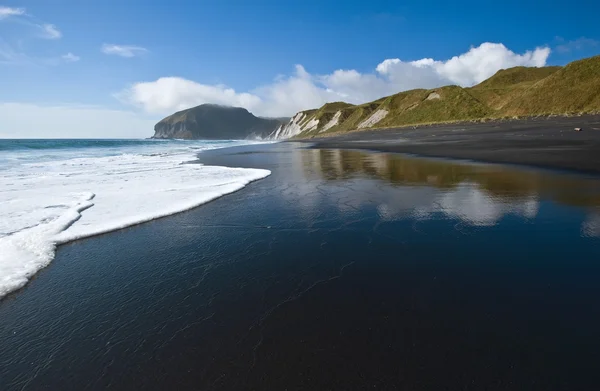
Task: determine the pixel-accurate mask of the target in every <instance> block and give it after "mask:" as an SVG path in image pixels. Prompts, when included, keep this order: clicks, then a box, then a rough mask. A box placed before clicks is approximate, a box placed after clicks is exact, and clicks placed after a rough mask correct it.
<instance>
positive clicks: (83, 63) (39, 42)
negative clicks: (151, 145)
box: [0, 0, 600, 137]
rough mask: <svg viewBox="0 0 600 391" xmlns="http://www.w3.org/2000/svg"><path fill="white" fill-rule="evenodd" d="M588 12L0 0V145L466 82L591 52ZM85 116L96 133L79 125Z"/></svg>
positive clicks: (411, 4) (566, 7)
mask: <svg viewBox="0 0 600 391" xmlns="http://www.w3.org/2000/svg"><path fill="white" fill-rule="evenodd" d="M598 14H600V4H598V2H595V1H569V2H562V4H559V3H558V2H553V3H550V2H541V1H540V2H538V1H535V2H534V1H529V2H527V1H513V0H509V1H503V2H481V1H479V2H476V1H460V2H459V1H457V2H447V1H429V2H426V1H406V2H400V1H369V2H364V1H346V2H339V1H311V0H306V1H302V2H299V1H298V2H296V1H258V0H257V1H253V2H250V1H224V0H222V1H162V0H154V1H139V0H129V1H115V0H105V1H81V0H54V1H48V0H36V1H5V2H3V1H2V0H0V85H2V88H0V137H2V136H4V137H15V136H18V135H27V136H31V137H38V136H44V137H63V136H66V137H72V136H79V137H97V136H99V135H102V134H108V135H111V136H113V135H114V136H125V137H143V136H149V135H151V134H152V125H153V123H154V122H155V121H156V120H157V119H160V118H161V117H163V116H165V115H168V114H170V113H172V112H173V111H175V110H178V109H182V108H185V107H189V106H193V105H196V104H200V103H206V102H212V103H221V104H232V105H239V106H244V107H246V108H248V109H249V110H250V111H252V112H254V113H255V114H257V115H293V114H294V112H296V111H298V110H301V109H306V108H311V107H315V106H319V105H321V104H323V103H324V102H326V101H331V100H346V101H350V102H353V103H360V102H361V101H365V100H370V99H376V98H377V97H380V96H383V95H387V94H391V93H395V92H398V91H400V90H403V89H409V88H416V87H424V88H433V87H436V86H439V85H443V84H460V85H465V86H468V85H473V84H476V83H477V82H479V81H481V80H482V79H483V78H486V77H489V76H490V75H491V74H493V73H494V72H495V71H497V70H498V69H501V68H504V67H510V66H515V65H529V66H542V65H554V64H558V65H563V64H566V63H568V62H570V61H572V60H575V59H578V58H582V57H588V56H592V55H596V54H599V53H600V29H598V27H597V26H598V25H597V15H598ZM455 56H456V57H457V60H455V61H448V60H451V59H452V58H453V57H455ZM424 59H428V60H427V61H425V60H424ZM386 60H387V61H386ZM298 65H300V66H298ZM92 111H93V114H94V115H92V116H91V117H92V118H98V120H97V121H98V128H97V129H93V130H91V129H90V130H86V129H82V128H81V125H80V123H81V121H83V119H84V118H90V113H91V112H92ZM23 113H35V115H29V117H35V118H27V120H24V119H23V115H25V114H23ZM7 118H8V119H7ZM70 118H71V120H70ZM72 118H81V121H80V122H79V123H74V121H73V120H72ZM104 128H106V129H111V130H110V131H106V132H104V133H103V132H102V131H101V130H99V129H104ZM97 133H101V134H97ZM113 133H114V134H113Z"/></svg>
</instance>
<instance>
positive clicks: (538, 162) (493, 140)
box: [308, 115, 600, 173]
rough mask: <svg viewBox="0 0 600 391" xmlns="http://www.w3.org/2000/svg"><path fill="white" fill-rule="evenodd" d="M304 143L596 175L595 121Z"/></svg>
mask: <svg viewBox="0 0 600 391" xmlns="http://www.w3.org/2000/svg"><path fill="white" fill-rule="evenodd" d="M575 128H581V129H582V131H580V132H577V131H575V130H574V129H575ZM308 141H309V142H311V143H312V142H315V143H316V145H315V146H316V147H317V148H341V149H344V148H351V149H356V148H359V149H369V150H376V151H384V152H399V153H410V154H417V155H421V156H430V157H431V156H433V157H445V158H458V159H472V160H478V161H485V162H491V163H511V164H524V165H529V166H538V167H546V168H555V169H566V170H576V171H582V172H591V173H600V116H598V115H585V116H581V117H551V118H530V119H523V120H510V121H492V122H487V123H462V124H451V125H431V126H418V127H416V128H412V127H410V128H399V129H385V130H374V131H363V132H353V133H349V134H345V135H340V136H335V137H328V138H318V139H312V140H308Z"/></svg>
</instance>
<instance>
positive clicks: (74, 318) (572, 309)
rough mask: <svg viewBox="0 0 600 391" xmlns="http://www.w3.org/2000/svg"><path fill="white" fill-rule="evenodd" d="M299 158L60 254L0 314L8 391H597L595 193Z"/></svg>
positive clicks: (434, 163)
mask: <svg viewBox="0 0 600 391" xmlns="http://www.w3.org/2000/svg"><path fill="white" fill-rule="evenodd" d="M304 147H305V145H298V144H293V143H279V144H273V145H259V146H249V147H242V148H235V149H224V150H215V151H208V152H205V153H201V154H200V157H199V159H200V161H201V162H202V163H204V164H211V165H221V166H222V165H226V166H235V167H253V168H265V169H269V170H271V171H272V175H271V176H269V177H267V178H265V179H263V180H260V181H257V182H253V183H251V184H249V185H248V186H247V187H245V188H244V189H242V190H241V191H239V192H236V193H233V194H230V195H227V196H224V197H221V198H219V199H217V200H215V201H213V202H210V203H208V204H205V205H202V206H201V207H198V208H196V209H194V210H191V211H188V212H185V213H180V214H177V215H173V216H169V217H166V218H163V219H160V220H156V221H152V222H149V223H145V224H141V225H139V226H134V227H130V228H127V229H123V230H120V231H116V232H111V233H109V234H106V235H101V236H97V237H93V238H89V239H84V240H80V241H76V242H73V243H69V244H67V245H64V246H61V247H60V248H59V249H58V252H57V256H56V259H55V260H54V261H53V262H52V263H51V264H50V266H49V267H47V268H46V269H44V270H42V271H41V272H40V273H39V274H37V275H36V276H35V278H34V279H33V280H32V281H31V282H30V283H29V284H28V285H27V286H26V287H25V288H24V289H22V290H20V291H17V292H15V293H13V294H11V295H9V296H8V297H6V298H5V299H4V300H2V301H0V390H2V391H13V390H15V391H16V390H20V391H22V390H25V391H28V390H61V391H63V390H64V391H68V390H78V391H79V390H157V391H162V390H190V391H192V390H194V391H195V390H365V389H369V390H527V391H537V390H540V391H549V390H593V389H595V388H597V385H598V384H599V383H600V374H599V373H598V371H597V363H598V359H599V353H598V352H600V338H599V337H598V330H599V329H600V309H599V307H598V305H597V302H598V297H599V296H600V284H598V280H599V279H600V264H599V263H598V259H600V179H599V178H597V177H596V176H588V175H573V174H565V173H560V174H557V173H555V172H551V171H547V170H536V169H522V168H518V167H506V166H500V165H489V164H473V163H465V162H457V161H447V160H443V159H423V158H415V157H407V156H403V155H398V154H386V153H377V152H364V151H355V150H353V151H350V150H335V149H333V150H324V149H321V150H317V149H307V148H304Z"/></svg>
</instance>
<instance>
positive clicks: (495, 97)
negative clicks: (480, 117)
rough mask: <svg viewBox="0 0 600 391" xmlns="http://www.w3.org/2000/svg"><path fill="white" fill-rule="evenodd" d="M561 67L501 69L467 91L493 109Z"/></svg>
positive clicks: (498, 108) (500, 106) (500, 107)
mask: <svg viewBox="0 0 600 391" xmlns="http://www.w3.org/2000/svg"><path fill="white" fill-rule="evenodd" d="M559 69H561V67H542V68H527V67H515V68H509V69H501V70H499V71H498V72H497V73H496V74H495V75H494V76H492V77H490V78H489V79H487V80H484V81H483V82H482V83H480V84H478V85H476V86H475V87H472V88H470V89H469V92H470V93H471V94H472V95H473V96H475V97H476V98H477V99H479V100H480V101H481V102H483V103H484V104H486V105H487V106H488V107H490V108H491V109H493V110H501V109H502V108H503V107H504V106H506V104H507V103H509V102H511V101H513V100H514V99H516V98H518V97H519V96H521V95H522V94H523V93H524V92H525V91H526V90H527V89H528V88H530V87H531V86H532V85H534V84H535V83H537V82H539V81H540V80H542V79H544V78H546V77H548V76H550V75H551V74H553V73H554V72H556V71H558V70H559Z"/></svg>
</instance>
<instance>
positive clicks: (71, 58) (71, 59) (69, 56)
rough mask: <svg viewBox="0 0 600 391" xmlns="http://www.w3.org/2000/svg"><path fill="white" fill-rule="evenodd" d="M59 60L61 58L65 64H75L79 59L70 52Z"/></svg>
mask: <svg viewBox="0 0 600 391" xmlns="http://www.w3.org/2000/svg"><path fill="white" fill-rule="evenodd" d="M60 58H62V59H63V60H64V61H65V62H77V61H79V60H81V57H79V56H76V55H74V54H73V53H71V52H69V53H67V54H65V55H62V56H61V57H60Z"/></svg>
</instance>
